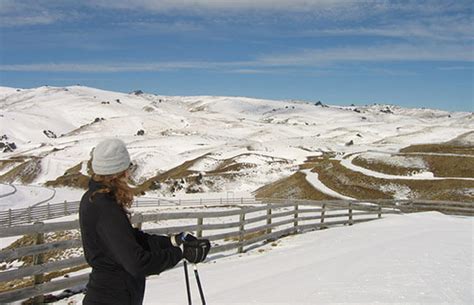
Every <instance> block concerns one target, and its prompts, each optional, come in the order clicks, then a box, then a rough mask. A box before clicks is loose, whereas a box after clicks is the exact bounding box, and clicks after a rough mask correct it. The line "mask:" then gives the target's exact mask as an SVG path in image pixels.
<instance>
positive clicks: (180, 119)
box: [0, 86, 474, 191]
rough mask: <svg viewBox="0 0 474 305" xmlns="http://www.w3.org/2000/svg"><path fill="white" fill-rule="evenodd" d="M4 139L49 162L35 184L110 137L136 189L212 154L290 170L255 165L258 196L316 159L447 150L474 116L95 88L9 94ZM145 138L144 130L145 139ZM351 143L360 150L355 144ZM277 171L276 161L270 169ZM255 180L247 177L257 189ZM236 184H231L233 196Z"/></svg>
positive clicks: (3, 102)
mask: <svg viewBox="0 0 474 305" xmlns="http://www.w3.org/2000/svg"><path fill="white" fill-rule="evenodd" d="M0 124H1V126H2V130H1V134H0V135H5V136H6V137H7V139H6V140H5V141H6V142H13V143H15V145H16V147H17V148H16V150H14V151H13V152H6V153H3V154H2V158H3V159H9V158H13V157H19V156H21V157H29V156H35V157H40V158H41V162H40V166H41V168H40V170H39V171H38V172H37V173H36V175H35V176H34V179H33V183H34V184H43V183H45V182H46V181H50V180H54V179H55V178H57V177H59V176H61V175H63V174H64V172H65V171H66V170H68V169H70V168H72V167H74V166H76V165H77V164H79V163H81V162H82V163H83V164H84V162H86V161H87V160H88V159H89V154H90V151H91V149H92V148H93V147H94V146H95V145H96V144H97V143H98V141H100V140H101V139H103V138H105V137H120V138H122V139H123V140H125V141H126V142H127V144H128V147H129V149H130V152H131V155H132V158H133V160H134V162H135V163H136V164H137V165H138V167H137V170H136V172H135V176H136V177H135V178H136V180H137V181H144V180H145V179H148V178H150V177H154V176H155V175H157V173H161V172H164V171H167V170H169V169H171V168H174V167H176V166H179V165H181V164H183V162H185V161H187V160H193V159H196V158H198V157H202V156H204V155H206V157H208V158H211V159H214V160H217V161H220V162H221V163H222V162H223V161H224V160H225V159H229V158H233V157H236V156H238V155H242V154H251V155H252V156H250V159H249V160H253V161H255V160H257V158H256V156H264V157H263V158H269V157H270V158H271V157H275V158H278V159H279V160H283V161H284V162H279V163H274V164H273V166H262V164H261V163H259V162H260V161H261V160H260V161H259V160H257V161H256V163H252V161H250V164H252V166H253V168H254V170H253V171H254V172H253V173H252V172H250V170H249V175H252V174H253V175H254V177H255V179H253V182H249V183H240V184H238V185H237V187H239V188H241V190H244V191H252V190H254V189H256V188H257V187H259V186H262V185H264V184H265V183H268V182H270V181H274V180H275V179H278V178H281V177H283V176H285V175H287V174H288V173H291V172H294V171H295V169H296V168H297V165H298V164H301V163H302V162H303V161H304V160H305V159H306V157H307V156H314V155H317V154H318V153H320V151H337V152H343V153H350V152H357V151H365V150H368V149H381V147H383V149H384V150H389V151H397V150H398V149H399V148H401V147H404V146H408V145H410V144H416V143H426V142H443V141H448V140H450V139H453V138H455V137H458V136H459V135H462V134H464V133H466V132H469V131H472V130H474V118H473V115H472V114H471V113H462V112H458V113H449V112H446V111H440V110H431V109H405V108H400V107H397V106H386V105H370V106H363V107H355V106H353V107H339V106H325V105H319V106H317V105H315V104H312V103H308V102H300V101H273V100H262V99H252V98H243V97H216V96H190V97H179V96H160V95H152V94H139V95H136V94H124V93H119V92H110V91H104V90H99V89H94V88H88V87H81V86H71V87H64V88H62V87H61V88H59V87H48V86H45V87H39V88H34V89H13V88H5V87H0ZM139 130H143V131H144V135H143V136H138V135H137V132H138V131H139ZM350 141H352V142H351V145H347V144H348V143H349V142H350ZM267 164H268V163H267ZM250 180H252V179H248V181H250ZM235 187H236V185H232V186H230V185H226V184H224V185H222V186H221V189H223V190H225V189H233V190H235V189H234V188H235Z"/></svg>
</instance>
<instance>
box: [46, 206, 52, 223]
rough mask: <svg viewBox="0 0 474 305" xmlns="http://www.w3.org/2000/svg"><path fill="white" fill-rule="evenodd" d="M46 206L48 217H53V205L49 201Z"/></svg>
mask: <svg viewBox="0 0 474 305" xmlns="http://www.w3.org/2000/svg"><path fill="white" fill-rule="evenodd" d="M46 208H47V209H48V219H51V207H50V206H49V202H48V203H47V205H46Z"/></svg>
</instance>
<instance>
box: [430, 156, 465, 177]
mask: <svg viewBox="0 0 474 305" xmlns="http://www.w3.org/2000/svg"><path fill="white" fill-rule="evenodd" d="M422 158H423V160H424V161H425V163H426V164H428V167H429V170H430V171H431V172H433V173H434V175H435V176H436V177H464V178H474V158H472V157H459V156H423V157H422Z"/></svg>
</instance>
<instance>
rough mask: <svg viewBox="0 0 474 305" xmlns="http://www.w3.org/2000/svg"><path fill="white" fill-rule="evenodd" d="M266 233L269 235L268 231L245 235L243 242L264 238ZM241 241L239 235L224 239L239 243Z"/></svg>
mask: <svg viewBox="0 0 474 305" xmlns="http://www.w3.org/2000/svg"><path fill="white" fill-rule="evenodd" d="M266 233H267V231H266V230H261V231H258V232H253V233H247V234H244V236H243V238H242V240H250V239H253V238H256V237H259V236H263V235H265V234H266ZM239 240H240V237H239V236H238V235H236V236H233V237H229V238H225V239H224V241H239Z"/></svg>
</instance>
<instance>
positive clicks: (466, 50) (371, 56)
mask: <svg viewBox="0 0 474 305" xmlns="http://www.w3.org/2000/svg"><path fill="white" fill-rule="evenodd" d="M393 61H397V62H408V61H434V62H436V61H452V62H473V61H474V55H473V53H472V50H471V48H470V46H469V45H468V46H447V47H446V46H445V47H435V46H430V47H426V46H415V45H408V44H393V45H380V46H370V47H345V48H327V49H307V50H304V51H300V52H293V53H287V54H272V55H262V56H260V57H257V58H255V59H254V60H249V61H221V62H218V61H166V62H140V63H123V62H120V63H99V64H91V63H38V64H10V65H9V64H4V65H0V71H22V72H27V71H30V72H91V73H117V72H150V71H170V70H186V69H201V70H208V71H209V70H216V71H226V72H232V73H247V74H249V73H253V74H255V73H271V72H272V71H271V70H267V69H264V68H286V67H299V68H305V67H321V66H330V65H334V64H339V63H347V62H352V63H358V62H362V63H368V62H393Z"/></svg>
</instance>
